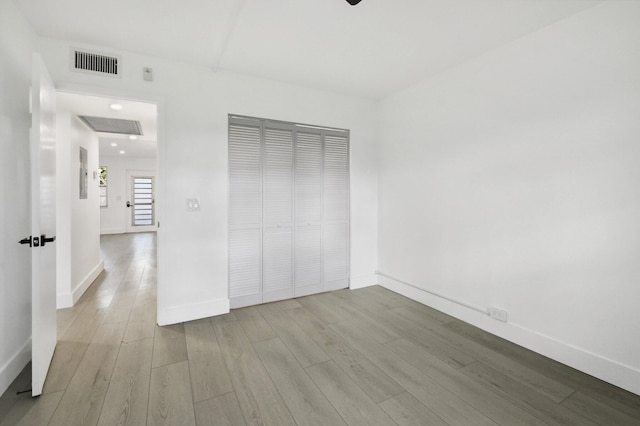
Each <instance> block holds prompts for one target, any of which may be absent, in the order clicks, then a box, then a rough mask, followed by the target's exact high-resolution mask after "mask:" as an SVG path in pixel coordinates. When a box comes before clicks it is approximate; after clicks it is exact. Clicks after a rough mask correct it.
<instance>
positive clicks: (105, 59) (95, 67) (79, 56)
mask: <svg viewBox="0 0 640 426" xmlns="http://www.w3.org/2000/svg"><path fill="white" fill-rule="evenodd" d="M71 60H72V64H71V66H72V68H73V69H74V70H76V71H83V72H91V73H94V72H97V73H101V74H104V75H110V76H119V75H120V66H119V62H120V58H118V57H117V56H109V55H103V54H100V53H91V52H83V51H81V50H76V49H72V51H71Z"/></svg>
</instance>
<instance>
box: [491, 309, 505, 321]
mask: <svg viewBox="0 0 640 426" xmlns="http://www.w3.org/2000/svg"><path fill="white" fill-rule="evenodd" d="M489 316H490V317H491V318H493V319H495V320H498V321H502V322H507V311H504V310H502V309H498V308H493V307H491V308H489Z"/></svg>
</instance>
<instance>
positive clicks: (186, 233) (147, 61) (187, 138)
mask: <svg viewBox="0 0 640 426" xmlns="http://www.w3.org/2000/svg"><path fill="white" fill-rule="evenodd" d="M70 44H72V45H74V46H77V43H67V42H63V41H56V40H51V39H41V40H40V43H39V45H40V50H41V51H42V54H43V57H44V59H45V63H46V64H47V66H48V68H49V71H50V73H51V75H52V78H53V80H54V83H56V85H57V87H58V88H59V89H63V90H80V91H84V92H92V93H95V94H99V95H112V96H113V95H117V96H122V97H125V98H132V99H138V100H145V101H153V102H157V103H158V107H159V110H158V117H159V132H160V133H159V134H160V137H159V145H158V148H159V151H158V160H159V161H158V190H159V192H158V194H157V201H158V202H157V208H158V214H159V217H158V219H159V221H160V223H161V226H160V228H159V230H158V308H159V309H158V321H159V323H160V324H167V323H173V322H180V321H186V320H190V319H194V318H199V317H205V316H209V315H216V314H220V313H223V312H226V311H227V310H228V306H229V301H228V284H227V115H228V114H229V113H234V114H244V115H252V116H258V117H265V118H273V119H279V120H288V121H296V122H302V123H311V124H318V125H326V126H333V127H341V128H347V129H350V130H351V184H352V187H351V207H352V228H351V255H352V256H351V276H352V282H353V283H354V285H367V284H371V283H374V282H375V276H374V274H373V272H374V270H375V269H376V257H377V244H376V240H377V238H376V224H377V216H376V210H377V195H376V194H377V188H376V185H377V181H376V156H375V144H374V139H375V132H374V131H373V124H374V121H373V120H374V114H373V112H374V110H375V104H374V103H373V102H371V101H368V100H360V99H356V98H353V97H348V96H341V95H337V94H333V93H327V92H321V91H317V90H311V89H305V88H300V87H296V86H292V85H287V84H282V83H277V82H273V81H269V80H264V79H258V78H253V77H249V76H243V75H233V74H228V73H224V72H220V73H214V72H213V71H211V70H209V69H206V68H201V67H195V66H190V65H186V64H180V63H173V62H166V61H163V60H160V59H157V58H150V57H142V56H139V55H136V54H131V53H128V52H115V53H121V54H122V61H123V67H122V69H123V70H124V71H123V72H124V75H123V76H122V78H121V79H115V78H104V77H96V76H92V75H88V74H84V73H75V72H71V71H70V70H69V56H68V55H69V46H70ZM89 47H90V46H89ZM98 49H99V50H100V51H102V52H105V51H106V52H109V49H106V48H98ZM145 66H146V67H152V68H153V70H154V77H155V81H154V82H152V83H149V82H145V81H143V80H142V68H143V67H145ZM187 198H199V199H200V206H201V210H200V211H199V212H191V213H189V212H187V210H186V199H187Z"/></svg>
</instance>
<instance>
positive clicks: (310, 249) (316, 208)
mask: <svg viewBox="0 0 640 426" xmlns="http://www.w3.org/2000/svg"><path fill="white" fill-rule="evenodd" d="M295 148H296V149H295V244H294V246H295V250H294V253H295V255H294V264H295V296H296V297H299V296H305V295H308V294H313V293H319V292H321V291H322V134H321V132H320V131H316V132H313V131H311V130H304V131H303V130H297V131H296V146H295Z"/></svg>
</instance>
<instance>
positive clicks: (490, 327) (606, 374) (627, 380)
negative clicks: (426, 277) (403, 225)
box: [378, 276, 640, 395]
mask: <svg viewBox="0 0 640 426" xmlns="http://www.w3.org/2000/svg"><path fill="white" fill-rule="evenodd" d="M378 281H379V284H380V285H381V286H383V287H385V288H387V289H389V290H391V291H394V292H396V293H399V294H402V295H403V296H406V297H408V298H410V299H413V300H415V301H417V302H420V303H422V304H424V305H427V306H430V307H432V308H434V309H437V310H439V311H442V312H444V313H446V314H449V315H451V316H453V317H456V318H458V319H460V320H462V321H465V322H467V323H469V324H472V325H474V326H476V327H479V328H481V329H483V330H485V331H487V332H489V333H491V334H495V335H496V336H499V337H502V338H504V339H507V340H509V341H511V342H513V343H516V344H518V345H520V346H523V347H525V348H527V349H530V350H532V351H534V352H537V353H539V354H542V355H544V356H546V357H549V358H551V359H554V360H556V361H558V362H561V363H563V364H565V365H568V366H570V367H573V368H575V369H577V370H580V371H583V372H585V373H587V374H589V375H591V376H594V377H597V378H598V379H601V380H604V381H605V382H608V383H611V384H612V385H615V386H618V387H620V388H622V389H625V390H628V391H629V392H633V393H635V394H637V395H640V371H638V370H637V369H635V368H633V367H630V366H627V365H624V364H620V363H618V362H616V361H613V360H610V359H607V358H605V357H602V356H600V355H597V354H594V353H591V352H588V351H586V350H584V349H582V348H578V347H575V346H572V345H569V344H567V343H566V342H561V341H558V340H556V339H554V338H552V337H549V336H545V335H542V334H540V333H537V332H535V331H533V330H529V329H526V328H524V327H522V326H519V325H517V324H514V323H511V322H506V323H503V322H500V321H496V320H494V319H491V318H490V317H489V316H487V315H483V314H482V313H480V312H477V311H474V310H473V309H470V308H467V307H464V306H461V305H458V304H456V303H453V302H451V301H448V300H445V299H442V298H440V297H437V296H434V295H432V294H429V293H428V292H426V291H423V290H419V289H417V288H415V287H412V286H409V285H407V284H404V283H401V282H398V281H396V280H394V279H392V278H390V277H385V276H379V277H378Z"/></svg>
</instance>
